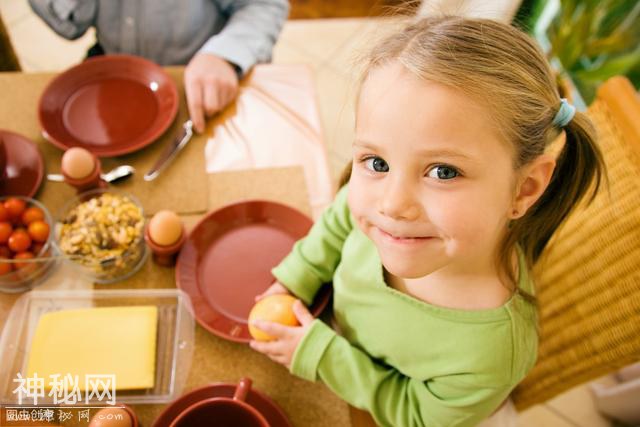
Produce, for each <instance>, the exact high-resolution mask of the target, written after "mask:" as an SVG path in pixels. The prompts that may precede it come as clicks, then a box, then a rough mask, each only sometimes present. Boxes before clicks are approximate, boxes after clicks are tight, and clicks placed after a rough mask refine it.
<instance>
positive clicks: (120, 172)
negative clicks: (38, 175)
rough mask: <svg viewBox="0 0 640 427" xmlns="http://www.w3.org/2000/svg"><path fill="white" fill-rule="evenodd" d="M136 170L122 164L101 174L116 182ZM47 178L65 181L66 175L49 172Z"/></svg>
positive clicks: (103, 177) (102, 176)
mask: <svg viewBox="0 0 640 427" xmlns="http://www.w3.org/2000/svg"><path fill="white" fill-rule="evenodd" d="M135 171H136V170H135V169H134V167H133V166H130V165H121V166H118V167H115V168H113V169H111V170H110V171H109V172H107V173H103V174H102V175H100V178H102V179H103V180H104V181H106V182H114V181H117V180H119V179H123V178H126V177H128V176H131V175H133V173H134V172H135ZM47 179H48V180H49V181H54V182H64V176H62V174H59V173H50V174H47Z"/></svg>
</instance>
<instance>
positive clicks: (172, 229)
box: [149, 210, 182, 246]
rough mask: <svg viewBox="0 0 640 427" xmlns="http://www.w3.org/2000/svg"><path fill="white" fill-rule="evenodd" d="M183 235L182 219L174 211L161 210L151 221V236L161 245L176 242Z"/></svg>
mask: <svg viewBox="0 0 640 427" xmlns="http://www.w3.org/2000/svg"><path fill="white" fill-rule="evenodd" d="M181 236H182V221H180V217H179V216H178V215H177V214H176V213H175V212H172V211H166V210H165V211H159V212H158V213H156V214H155V215H154V216H153V218H151V221H149V237H151V240H152V241H153V242H154V243H155V244H156V245H160V246H169V245H173V244H174V243H176V242H177V241H178V240H179V239H180V237H181Z"/></svg>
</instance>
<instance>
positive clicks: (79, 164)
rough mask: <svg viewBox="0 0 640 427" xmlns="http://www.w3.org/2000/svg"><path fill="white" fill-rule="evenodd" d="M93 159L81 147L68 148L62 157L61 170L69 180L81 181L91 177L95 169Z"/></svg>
mask: <svg viewBox="0 0 640 427" xmlns="http://www.w3.org/2000/svg"><path fill="white" fill-rule="evenodd" d="M95 163H96V162H95V158H94V157H93V155H92V154H91V153H90V152H89V151H88V150H86V149H84V148H81V147H73V148H69V149H68V150H67V151H65V152H64V154H63V155H62V170H63V171H64V173H66V174H67V175H68V176H69V177H70V178H73V179H82V178H86V177H87V176H89V175H91V173H92V172H93V170H94V169H95V167H96V164H95Z"/></svg>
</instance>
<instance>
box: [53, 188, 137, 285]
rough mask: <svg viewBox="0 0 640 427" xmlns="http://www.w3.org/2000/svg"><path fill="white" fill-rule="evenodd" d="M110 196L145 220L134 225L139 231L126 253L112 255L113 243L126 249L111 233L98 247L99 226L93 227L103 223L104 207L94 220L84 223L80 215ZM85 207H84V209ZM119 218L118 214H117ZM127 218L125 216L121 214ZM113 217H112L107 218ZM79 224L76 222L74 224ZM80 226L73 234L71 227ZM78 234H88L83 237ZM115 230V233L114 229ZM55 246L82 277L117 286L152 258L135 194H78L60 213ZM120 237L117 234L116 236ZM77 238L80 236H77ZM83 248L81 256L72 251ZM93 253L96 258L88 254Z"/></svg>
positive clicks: (100, 191) (109, 191)
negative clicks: (93, 223) (110, 247)
mask: <svg viewBox="0 0 640 427" xmlns="http://www.w3.org/2000/svg"><path fill="white" fill-rule="evenodd" d="M106 195H113V196H116V197H117V198H118V200H126V201H128V202H131V204H132V205H134V206H135V208H136V209H137V210H138V211H139V215H140V218H141V224H140V225H137V224H136V225H134V226H132V227H133V228H135V229H136V232H137V235H136V237H135V238H134V239H133V240H132V241H130V242H129V243H127V244H126V248H125V249H124V251H121V250H118V251H115V253H111V251H110V250H109V245H110V243H111V242H113V244H114V245H116V247H120V246H124V245H122V244H121V243H119V242H117V241H116V239H117V238H119V237H118V236H115V237H114V236H113V235H112V234H109V232H106V233H102V234H101V237H100V238H99V239H100V242H101V243H97V240H96V239H98V238H97V237H95V236H96V233H97V230H98V228H97V226H93V225H91V223H92V222H100V220H99V219H98V218H99V217H100V215H102V214H103V213H104V212H101V211H100V207H95V209H94V208H92V212H93V214H92V215H94V216H92V217H89V218H84V219H83V220H80V219H79V218H77V215H76V213H77V212H78V211H79V209H83V208H84V207H89V206H93V205H94V204H95V203H97V202H96V201H97V200H101V202H102V200H103V199H104V197H106ZM80 205H83V206H80ZM113 215H115V216H116V217H119V215H118V214H113ZM120 215H123V214H120ZM107 216H109V215H107ZM73 220H75V221H73ZM72 223H76V225H77V227H76V226H74V227H73V231H69V230H70V229H71V228H70V227H69V226H68V224H72ZM78 230H84V231H85V233H80V232H79V231H78ZM112 230H114V229H112ZM54 234H55V244H56V247H57V250H58V251H59V252H60V253H61V254H62V255H63V256H64V258H65V259H66V260H68V261H69V262H70V263H71V264H72V265H73V266H74V267H76V268H78V269H79V270H80V271H81V272H82V274H84V275H85V276H87V277H88V278H89V279H91V280H92V281H94V282H96V283H114V282H118V281H121V280H123V279H126V278H127V277H129V276H131V275H132V274H134V273H135V272H136V271H138V270H139V269H140V267H142V266H143V265H144V262H145V260H146V257H147V255H148V253H147V252H148V251H147V246H146V245H145V241H144V210H143V208H142V205H141V204H140V202H139V201H138V200H137V199H136V198H135V197H134V196H132V195H131V194H127V193H124V192H121V191H116V190H112V189H104V188H101V189H96V190H91V191H87V192H85V193H81V194H78V195H77V196H76V197H75V198H73V199H72V200H71V201H69V202H68V203H67V204H66V205H65V206H64V207H63V208H62V209H61V211H60V212H59V213H58V215H57V217H56V224H55V233H54ZM116 234H117V233H116ZM76 235H77V236H76ZM76 237H77V239H78V242H77V243H74V244H73V245H72V244H71V242H72V241H74V242H75V240H72V239H74V238H76ZM78 246H81V247H82V248H83V249H81V251H80V252H77V251H74V250H70V247H78ZM91 251H93V254H88V253H87V252H91Z"/></svg>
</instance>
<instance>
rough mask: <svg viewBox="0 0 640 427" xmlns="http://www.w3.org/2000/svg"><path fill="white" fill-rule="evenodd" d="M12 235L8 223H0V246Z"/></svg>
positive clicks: (11, 229)
mask: <svg viewBox="0 0 640 427" xmlns="http://www.w3.org/2000/svg"><path fill="white" fill-rule="evenodd" d="M11 233H13V226H11V224H10V223H8V222H0V244H3V245H4V244H5V243H7V241H8V240H9V236H11Z"/></svg>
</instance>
